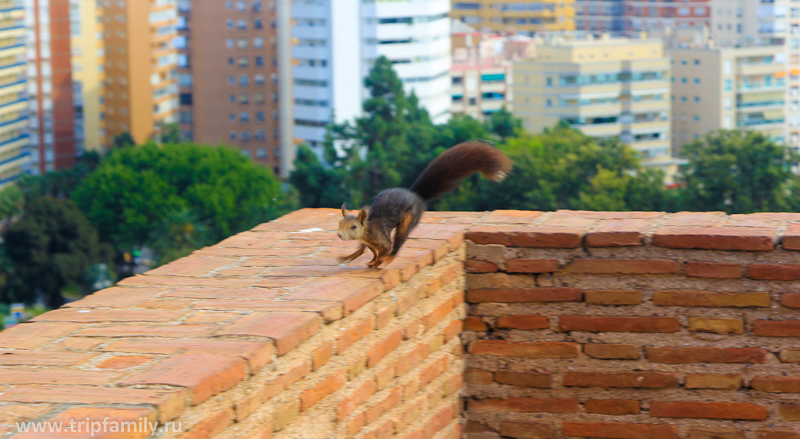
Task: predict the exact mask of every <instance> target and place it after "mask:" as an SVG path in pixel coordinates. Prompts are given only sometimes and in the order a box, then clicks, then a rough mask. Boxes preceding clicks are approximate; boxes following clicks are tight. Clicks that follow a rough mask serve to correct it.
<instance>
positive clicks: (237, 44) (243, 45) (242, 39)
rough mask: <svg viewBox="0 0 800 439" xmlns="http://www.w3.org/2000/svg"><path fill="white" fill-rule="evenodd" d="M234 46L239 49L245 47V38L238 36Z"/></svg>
mask: <svg viewBox="0 0 800 439" xmlns="http://www.w3.org/2000/svg"><path fill="white" fill-rule="evenodd" d="M236 46H237V47H239V48H240V49H247V38H239V41H237V42H236Z"/></svg>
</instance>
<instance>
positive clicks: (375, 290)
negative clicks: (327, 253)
mask: <svg viewBox="0 0 800 439" xmlns="http://www.w3.org/2000/svg"><path fill="white" fill-rule="evenodd" d="M301 268H304V267H301ZM305 275H306V276H310V275H311V274H305ZM382 291H383V283H382V282H381V281H380V280H374V279H358V278H352V277H347V278H345V277H328V278H321V279H315V280H312V281H311V282H309V283H308V284H306V285H303V286H301V287H299V288H298V289H296V290H295V291H293V292H291V293H289V294H287V295H286V296H285V297H284V299H288V300H324V301H334V302H341V303H342V304H344V314H345V315H349V314H350V313H352V312H353V311H355V310H357V309H358V308H360V307H361V305H364V304H365V303H367V302H369V301H370V300H372V299H374V298H375V297H377V296H378V295H379V294H380V293H381V292H382Z"/></svg>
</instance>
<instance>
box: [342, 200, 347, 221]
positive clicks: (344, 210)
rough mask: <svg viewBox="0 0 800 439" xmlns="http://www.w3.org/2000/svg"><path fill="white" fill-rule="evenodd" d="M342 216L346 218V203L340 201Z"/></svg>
mask: <svg viewBox="0 0 800 439" xmlns="http://www.w3.org/2000/svg"><path fill="white" fill-rule="evenodd" d="M342 216H343V217H345V218H347V203H342Z"/></svg>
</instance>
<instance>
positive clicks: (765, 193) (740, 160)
mask: <svg viewBox="0 0 800 439" xmlns="http://www.w3.org/2000/svg"><path fill="white" fill-rule="evenodd" d="M681 155H682V156H683V157H685V158H686V159H688V160H689V164H688V165H687V166H685V167H683V168H682V169H681V172H680V173H679V175H678V178H677V181H678V182H679V183H680V184H681V188H680V189H679V200H680V208H681V209H683V210H692V211H711V210H717V211H725V212H729V213H750V212H768V211H772V212H775V211H786V210H796V209H798V208H800V201H799V200H798V197H799V196H800V186H799V185H798V179H797V177H796V176H795V175H794V174H793V173H792V169H791V166H792V164H794V163H797V162H798V156H797V154H795V153H794V152H792V151H791V150H790V149H788V148H786V147H784V146H780V145H777V144H776V143H775V142H773V141H771V140H770V139H769V138H767V137H766V136H764V135H763V134H761V133H758V132H754V131H734V130H723V131H718V132H715V133H710V134H708V135H706V136H705V137H703V138H700V139H694V140H693V141H692V142H690V143H688V144H686V145H684V147H683V149H682V151H681Z"/></svg>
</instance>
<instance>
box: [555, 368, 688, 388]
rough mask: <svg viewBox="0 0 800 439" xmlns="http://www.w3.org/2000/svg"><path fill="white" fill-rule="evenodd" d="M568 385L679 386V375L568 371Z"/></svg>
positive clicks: (565, 384) (565, 378)
mask: <svg viewBox="0 0 800 439" xmlns="http://www.w3.org/2000/svg"><path fill="white" fill-rule="evenodd" d="M564 386H567V387H608V388H611V387H632V388H653V389H655V388H668V387H678V375H676V374H674V373H663V372H567V373H565V374H564Z"/></svg>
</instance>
